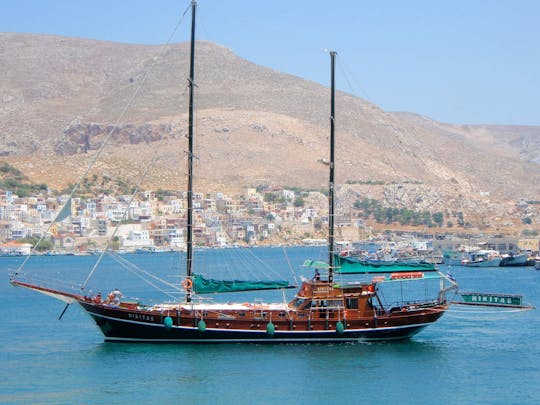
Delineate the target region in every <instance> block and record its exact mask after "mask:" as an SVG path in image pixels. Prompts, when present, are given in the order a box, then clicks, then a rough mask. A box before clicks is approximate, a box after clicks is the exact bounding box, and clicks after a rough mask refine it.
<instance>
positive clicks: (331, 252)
mask: <svg viewBox="0 0 540 405" xmlns="http://www.w3.org/2000/svg"><path fill="white" fill-rule="evenodd" d="M336 55H337V52H336V51H330V83H331V86H330V179H329V181H328V282H329V283H331V282H333V281H334V267H335V260H334V117H335V116H334V98H335V97H334V93H335V80H334V76H335V74H334V66H335V63H336Z"/></svg>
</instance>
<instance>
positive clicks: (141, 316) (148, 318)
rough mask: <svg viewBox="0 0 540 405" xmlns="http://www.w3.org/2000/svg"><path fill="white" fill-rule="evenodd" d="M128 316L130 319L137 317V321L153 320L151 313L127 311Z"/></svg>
mask: <svg viewBox="0 0 540 405" xmlns="http://www.w3.org/2000/svg"><path fill="white" fill-rule="evenodd" d="M128 318H131V319H137V320H139V321H150V322H153V321H154V317H153V316H152V315H143V314H132V313H129V314H128Z"/></svg>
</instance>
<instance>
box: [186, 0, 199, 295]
mask: <svg viewBox="0 0 540 405" xmlns="http://www.w3.org/2000/svg"><path fill="white" fill-rule="evenodd" d="M196 9H197V2H196V1H195V0H192V1H191V52H190V59H189V79H188V86H189V123H188V185H187V240H186V248H187V252H186V276H187V277H191V275H192V270H191V268H192V263H193V88H194V85H195V11H196ZM186 300H187V301H188V302H189V301H191V291H190V290H189V289H188V291H187V296H186Z"/></svg>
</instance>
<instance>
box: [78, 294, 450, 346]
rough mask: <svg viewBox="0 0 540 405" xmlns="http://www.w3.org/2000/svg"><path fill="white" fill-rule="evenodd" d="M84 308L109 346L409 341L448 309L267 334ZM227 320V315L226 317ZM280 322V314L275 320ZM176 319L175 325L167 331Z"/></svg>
mask: <svg viewBox="0 0 540 405" xmlns="http://www.w3.org/2000/svg"><path fill="white" fill-rule="evenodd" d="M79 304H80V305H81V306H82V307H83V308H84V309H85V310H86V311H87V312H88V314H89V315H90V316H91V317H92V318H93V319H94V321H95V322H96V324H97V326H98V327H99V328H100V330H101V332H102V333H103V335H104V337H105V341H108V342H146V343H149V342H150V343H238V342H243V343H317V342H321V343H324V342H358V341H371V340H394V339H407V338H410V337H411V336H413V335H415V334H416V333H418V332H420V331H421V330H422V329H423V328H424V327H426V326H428V325H430V324H431V323H433V322H435V321H436V320H437V319H439V318H440V317H441V316H442V315H443V313H444V311H445V310H446V309H447V308H446V306H443V305H440V306H438V307H437V308H426V309H419V310H417V311H411V312H408V313H403V314H397V315H396V314H392V315H388V316H380V317H378V318H373V317H372V318H371V319H368V318H365V319H356V320H347V321H343V324H344V325H346V326H344V329H343V330H342V331H340V328H339V327H338V326H337V322H338V321H337V320H313V321H309V320H295V321H291V320H282V321H272V325H273V326H274V327H275V331H272V332H269V331H267V325H268V324H269V323H270V321H269V320H268V319H264V320H263V319H258V320H257V319H254V318H250V319H245V320H241V321H239V320H232V319H229V320H223V319H220V318H205V319H204V323H205V327H204V328H201V327H200V325H199V321H200V318H196V317H194V316H192V315H183V314H182V313H181V312H182V311H179V312H176V311H169V312H168V313H161V314H160V313H150V312H146V311H139V310H125V309H119V308H112V307H107V306H102V305H94V304H92V303H88V302H86V301H80V302H79ZM222 315H223V314H222ZM274 315H276V318H277V313H276V314H274ZM166 317H170V319H171V320H172V325H170V326H169V327H167V326H166V325H165V318H166Z"/></svg>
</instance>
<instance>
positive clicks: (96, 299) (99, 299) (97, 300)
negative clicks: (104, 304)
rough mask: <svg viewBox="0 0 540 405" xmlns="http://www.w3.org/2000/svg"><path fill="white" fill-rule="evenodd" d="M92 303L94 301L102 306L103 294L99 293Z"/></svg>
mask: <svg viewBox="0 0 540 405" xmlns="http://www.w3.org/2000/svg"><path fill="white" fill-rule="evenodd" d="M92 301H94V304H101V293H100V292H98V293H97V295H96V296H95V297H94V299H93V300H92Z"/></svg>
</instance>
